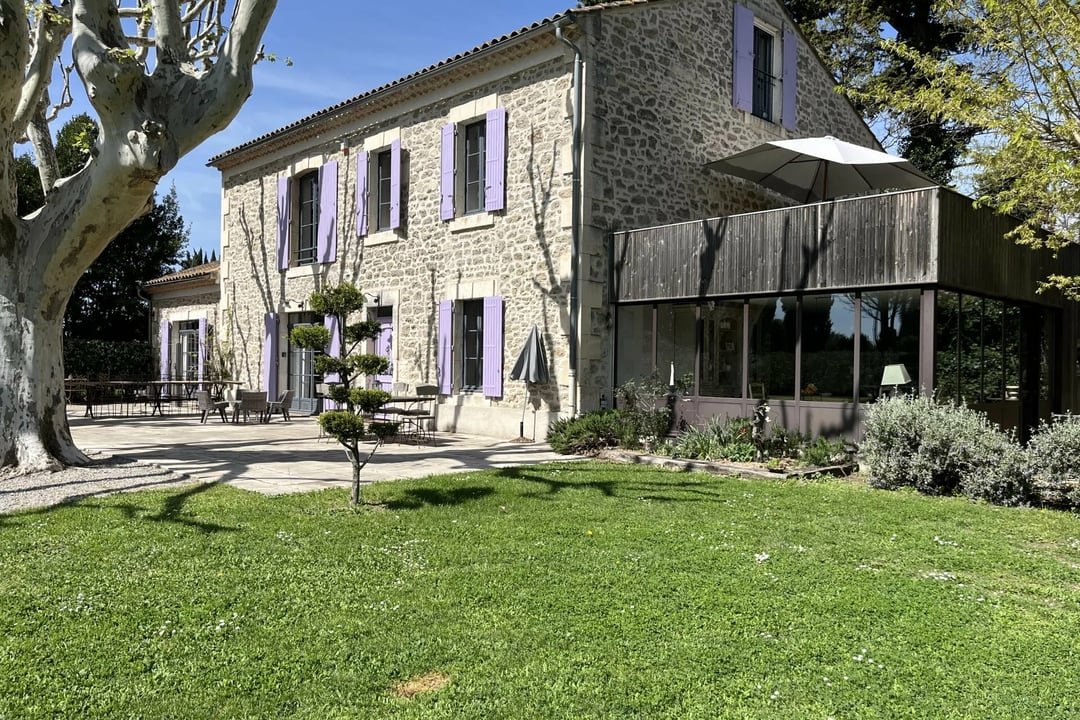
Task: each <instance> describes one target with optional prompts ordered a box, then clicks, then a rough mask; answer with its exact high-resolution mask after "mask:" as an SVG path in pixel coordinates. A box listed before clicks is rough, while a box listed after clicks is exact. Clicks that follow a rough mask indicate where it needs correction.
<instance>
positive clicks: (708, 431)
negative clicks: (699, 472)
mask: <svg viewBox="0 0 1080 720" xmlns="http://www.w3.org/2000/svg"><path fill="white" fill-rule="evenodd" d="M712 425H713V423H712V421H711V420H710V421H709V422H708V423H706V424H705V427H703V428H699V427H694V426H691V427H688V428H686V429H685V430H683V431H682V432H681V433H680V434H679V437H678V439H677V440H676V441H675V443H674V445H673V446H672V450H671V456H672V457H676V458H691V459H702V460H711V459H713V458H715V457H716V456H717V455H718V454H719V452H720V443H719V442H718V441H717V438H716V433H715V432H714V429H713V427H712Z"/></svg>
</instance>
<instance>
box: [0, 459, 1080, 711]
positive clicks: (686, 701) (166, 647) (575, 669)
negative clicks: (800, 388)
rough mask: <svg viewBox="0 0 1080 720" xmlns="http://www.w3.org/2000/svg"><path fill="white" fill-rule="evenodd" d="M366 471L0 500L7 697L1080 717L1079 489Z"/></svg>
mask: <svg viewBox="0 0 1080 720" xmlns="http://www.w3.org/2000/svg"><path fill="white" fill-rule="evenodd" d="M365 493H366V496H365V499H366V500H367V501H368V502H369V503H372V504H374V503H375V502H379V503H381V506H379V507H374V506H373V505H369V506H368V507H366V508H364V509H362V510H359V511H351V510H349V509H347V508H346V507H345V503H346V498H347V491H344V490H342V491H332V492H324V493H318V494H310V495H302V496H291V497H279V498H265V497H261V496H257V495H253V494H248V493H244V492H241V491H235V490H231V489H229V488H224V487H214V488H196V489H188V490H185V491H176V490H173V491H165V492H145V493H138V494H125V495H118V496H113V497H109V498H104V499H94V500H89V501H85V502H82V503H80V504H79V505H77V506H71V507H65V508H60V509H53V510H46V511H39V512H32V513H24V514H19V515H8V516H0V718H20V719H22V718H34V717H59V718H92V717H101V718H127V717H132V718H144V717H162V718H248V717H258V718H293V717H295V718H318V719H319V720H328V719H330V718H384V717H387V718H389V717H392V718H485V719H486V718H515V719H516V718H544V719H548V718H650V719H651V718H680V719H682V718H727V717H731V718H744V717H745V718H774V717H775V718H821V719H822V720H824V719H825V718H828V717H834V718H859V719H866V718H890V719H891V718H980V719H983V718H1038V719H1039V720H1050V719H1052V718H1077V717H1080V666H1078V664H1080V653H1078V648H1080V518H1078V517H1077V516H1075V515H1068V514H1063V513H1055V512H1045V511H1036V510H1015V509H1002V508H994V507H988V506H976V505H972V504H969V503H968V502H966V501H964V500H962V499H954V498H949V499H940V498H927V497H921V496H917V495H914V494H909V493H887V492H883V491H875V490H871V489H869V488H867V487H865V486H864V485H862V484H859V483H858V482H851V481H828V482H803V483H794V482H783V483H782V482H765V481H760V482H756V481H745V480H732V479H720V478H715V477H712V476H708V475H703V474H689V473H674V472H669V471H659V470H652V469H648V468H645V467H638V466H621V465H618V466H616V465H605V464H599V463H587V464H586V463H567V464H562V465H552V466H542V467H529V468H522V469H520V470H513V471H492V472H483V473H480V472H477V473H472V474H469V475H456V476H449V477H442V478H433V479H428V480H423V481H416V482H402V483H394V484H384V485H379V486H375V487H371V488H368V489H366V490H365ZM432 674H434V675H435V676H436V677H438V678H441V679H443V680H448V682H447V683H446V684H445V686H444V687H442V688H441V689H438V690H434V691H429V692H422V693H419V694H417V695H415V696H413V697H412V698H411V699H405V698H402V697H399V696H397V695H396V694H395V692H394V690H395V688H396V687H397V686H398V685H399V683H401V682H403V681H408V680H411V679H415V678H421V677H424V676H431V675H432Z"/></svg>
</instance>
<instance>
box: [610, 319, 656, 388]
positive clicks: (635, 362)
mask: <svg viewBox="0 0 1080 720" xmlns="http://www.w3.org/2000/svg"><path fill="white" fill-rule="evenodd" d="M618 322H619V329H618V333H619V334H618V337H617V338H616V341H615V363H616V368H615V384H616V385H617V386H618V385H622V384H624V383H627V382H629V381H630V380H637V379H638V378H643V377H647V376H648V375H649V374H650V373H651V372H652V371H653V358H652V346H653V337H652V305H625V306H622V307H620V308H619V317H618Z"/></svg>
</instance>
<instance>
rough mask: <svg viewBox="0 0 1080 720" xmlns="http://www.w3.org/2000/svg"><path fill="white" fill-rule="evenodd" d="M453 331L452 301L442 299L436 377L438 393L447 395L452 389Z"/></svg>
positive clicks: (440, 303)
mask: <svg viewBox="0 0 1080 720" xmlns="http://www.w3.org/2000/svg"><path fill="white" fill-rule="evenodd" d="M453 333H454V302H453V301H452V300H442V301H440V302H439V351H438V355H439V357H438V363H439V370H438V378H437V379H438V381H439V394H440V395H449V394H450V393H451V392H452V391H453V370H452V368H453V367H454V365H453V362H452V356H453V351H454V344H453V342H452V338H453Z"/></svg>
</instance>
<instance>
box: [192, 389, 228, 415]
mask: <svg viewBox="0 0 1080 720" xmlns="http://www.w3.org/2000/svg"><path fill="white" fill-rule="evenodd" d="M227 407H229V403H227V402H225V401H224V400H214V399H212V398H211V397H210V391H209V390H196V391H195V409H196V410H198V411H199V412H201V413H202V418H201V419H200V420H199V422H200V423H205V422H206V416H207V415H209V414H210V413H212V412H216V413H218V414H219V415H221V422H228V420H226V419H225V408H227Z"/></svg>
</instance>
